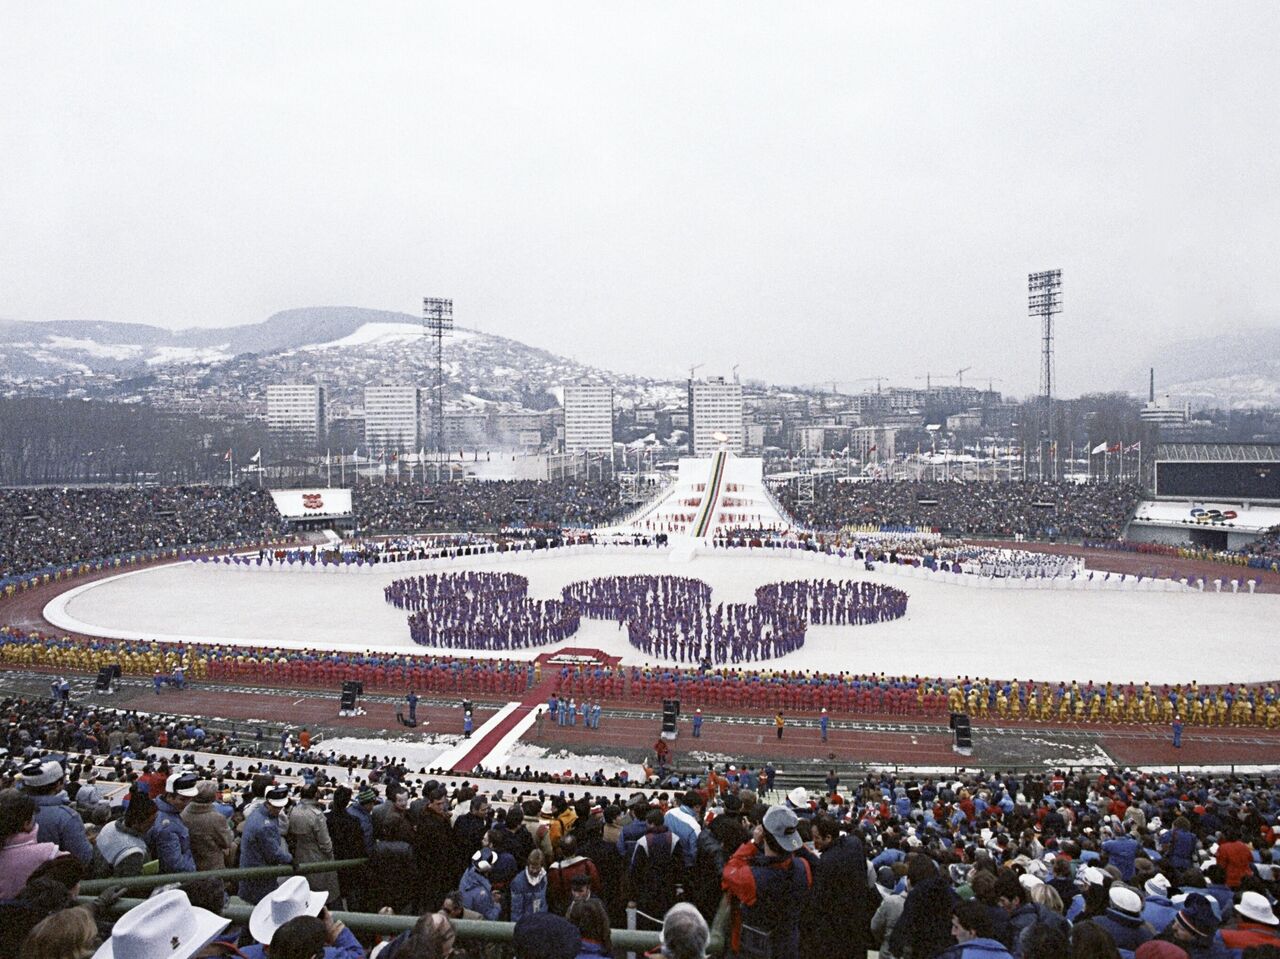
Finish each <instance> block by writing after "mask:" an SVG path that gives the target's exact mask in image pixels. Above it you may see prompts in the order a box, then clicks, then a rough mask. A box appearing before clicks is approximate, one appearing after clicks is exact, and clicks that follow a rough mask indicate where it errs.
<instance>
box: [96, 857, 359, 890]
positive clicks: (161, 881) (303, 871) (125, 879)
mask: <svg viewBox="0 0 1280 959" xmlns="http://www.w3.org/2000/svg"><path fill="white" fill-rule="evenodd" d="M366 861H367V860H364V859H335V860H334V861H333V862H303V863H294V864H293V865H292V866H245V867H244V868H242V869H206V870H202V871H200V872H173V873H167V874H165V875H158V876H121V877H119V878H110V879H86V880H84V881H83V882H82V883H80V891H81V892H82V893H84V894H86V895H88V894H92V895H96V894H98V893H100V892H105V891H106V890H107V889H113V888H116V889H124V890H126V891H131V890H135V889H136V890H139V891H141V890H146V889H155V888H156V887H158V886H168V885H171V884H173V883H179V884H180V883H184V882H190V881H191V880H192V879H222V880H228V879H230V880H233V881H238V880H240V879H277V878H280V877H283V876H310V875H312V874H314V873H318V872H342V871H343V870H344V869H355V868H356V867H358V866H363V865H364V864H365V862H366Z"/></svg>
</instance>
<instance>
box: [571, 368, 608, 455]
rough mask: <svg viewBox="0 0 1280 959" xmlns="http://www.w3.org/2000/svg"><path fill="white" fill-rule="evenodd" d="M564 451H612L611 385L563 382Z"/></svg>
mask: <svg viewBox="0 0 1280 959" xmlns="http://www.w3.org/2000/svg"><path fill="white" fill-rule="evenodd" d="M564 451H565V452H566V453H581V452H588V453H610V454H612V452H613V388H612V387H610V386H598V385H596V384H594V383H575V384H566V385H565V388H564Z"/></svg>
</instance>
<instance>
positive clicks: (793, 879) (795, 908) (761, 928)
mask: <svg viewBox="0 0 1280 959" xmlns="http://www.w3.org/2000/svg"><path fill="white" fill-rule="evenodd" d="M645 838H646V839H647V838H648V837H647V836H646V837H645ZM642 845H643V843H642ZM639 854H640V846H637V847H636V855H637V856H638V855H639ZM723 885H724V890H725V892H727V893H729V895H730V896H731V897H732V903H733V925H732V929H731V936H732V943H733V948H734V950H735V951H741V948H742V941H743V937H744V935H747V934H748V933H749V932H751V934H753V935H754V934H758V935H762V936H766V937H767V938H768V940H769V952H770V955H771V956H772V957H773V959H799V955H800V919H801V916H802V915H803V914H804V910H805V908H806V906H807V905H808V902H809V896H810V890H811V888H812V885H813V876H812V874H811V872H810V867H809V862H808V860H806V859H805V858H803V857H802V856H800V855H798V854H797V855H792V854H788V855H783V856H773V855H769V854H767V853H765V852H762V851H761V850H760V848H759V847H758V846H756V845H755V843H751V842H746V843H743V844H742V845H741V846H739V847H738V848H737V850H735V851H734V853H733V855H732V856H730V857H729V862H728V864H727V865H726V866H725V867H724V879H723ZM655 915H657V914H656V913H655ZM753 930H754V931H755V932H752V931H753Z"/></svg>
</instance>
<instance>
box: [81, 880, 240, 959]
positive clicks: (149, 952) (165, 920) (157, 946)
mask: <svg viewBox="0 0 1280 959" xmlns="http://www.w3.org/2000/svg"><path fill="white" fill-rule="evenodd" d="M229 924H230V920H229V919H223V918H222V917H221V916H219V915H216V914H214V913H212V912H210V911H209V910H207V909H197V908H196V907H195V906H193V905H191V900H189V899H188V898H187V894H186V893H185V892H182V891H181V890H180V889H171V890H169V891H168V892H162V893H159V894H157V895H154V896H152V897H151V898H150V899H148V900H147V901H146V902H143V903H141V904H140V905H137V906H134V907H133V908H132V909H130V910H129V911H128V912H126V913H125V914H124V915H123V916H121V917H120V918H119V919H118V920H117V921H116V924H115V928H113V929H112V930H111V938H110V939H108V940H107V941H106V942H104V943H103V944H102V946H101V948H99V949H98V951H97V952H95V953H94V954H93V959H157V957H160V956H163V957H164V959H192V957H193V956H196V955H198V954H199V953H200V952H201V950H203V949H204V947H205V946H206V945H208V944H209V943H210V942H211V941H212V940H213V937H214V936H216V935H217V934H218V933H220V932H221V931H222V930H223V929H225V928H226V927H227V926H228V925H229Z"/></svg>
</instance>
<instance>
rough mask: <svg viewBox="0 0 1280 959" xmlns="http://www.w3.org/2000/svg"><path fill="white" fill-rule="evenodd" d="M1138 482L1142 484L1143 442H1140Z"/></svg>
mask: <svg viewBox="0 0 1280 959" xmlns="http://www.w3.org/2000/svg"><path fill="white" fill-rule="evenodd" d="M1138 482H1139V483H1141V482H1142V440H1138Z"/></svg>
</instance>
